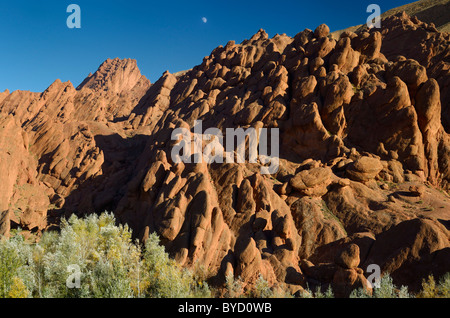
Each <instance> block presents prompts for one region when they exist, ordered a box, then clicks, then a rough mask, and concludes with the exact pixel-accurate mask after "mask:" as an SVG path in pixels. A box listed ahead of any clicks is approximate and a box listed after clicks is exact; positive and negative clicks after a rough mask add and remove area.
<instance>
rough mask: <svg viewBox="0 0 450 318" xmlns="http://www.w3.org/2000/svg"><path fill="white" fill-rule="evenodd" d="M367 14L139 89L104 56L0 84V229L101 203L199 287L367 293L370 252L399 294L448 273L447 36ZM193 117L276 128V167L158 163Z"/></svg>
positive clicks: (402, 18)
mask: <svg viewBox="0 0 450 318" xmlns="http://www.w3.org/2000/svg"><path fill="white" fill-rule="evenodd" d="M383 26H384V27H383V28H382V29H381V30H376V29H374V30H369V31H367V32H362V33H360V34H355V33H351V32H345V33H343V34H342V35H341V37H340V38H339V39H338V40H335V39H332V38H331V37H330V36H329V29H328V27H327V26H326V25H321V26H319V27H318V28H317V29H316V30H315V31H312V30H304V31H302V32H300V33H299V34H297V35H296V36H295V37H293V38H291V37H288V36H286V35H276V36H274V37H273V38H269V37H268V35H267V33H265V32H264V31H263V30H260V31H259V32H257V33H256V34H255V35H254V36H253V37H252V38H250V39H249V40H245V41H244V42H242V43H240V44H236V43H234V42H233V41H230V42H229V43H228V44H227V45H226V46H224V47H222V46H220V47H218V48H216V49H215V50H214V51H213V52H212V53H211V54H210V55H209V56H208V57H205V58H204V60H203V62H202V63H201V64H200V65H198V66H196V67H194V68H193V69H192V70H190V71H188V72H185V73H182V74H179V75H177V76H175V75H173V74H170V73H169V72H166V73H164V74H163V75H162V77H161V78H160V79H159V80H158V81H157V82H156V83H154V84H150V83H149V81H148V80H147V79H146V78H145V77H144V76H142V75H141V74H140V72H139V70H138V68H137V65H136V62H135V61H133V60H119V59H114V60H107V61H105V62H104V63H103V64H102V65H101V66H100V68H99V70H98V71H97V72H96V73H94V74H93V75H90V76H88V77H87V78H86V80H85V81H83V83H82V84H80V86H79V87H78V88H77V89H75V88H74V87H73V86H72V84H71V83H69V82H68V83H61V82H60V81H56V82H55V83H53V84H52V85H51V86H50V87H49V88H48V89H47V90H46V91H45V92H43V93H42V94H38V93H30V92H22V91H16V92H13V93H10V92H8V91H6V92H4V93H2V94H1V95H0V115H1V116H0V127H3V128H1V129H2V134H1V135H0V160H1V166H0V169H1V172H2V173H1V174H0V178H1V182H0V183H1V185H2V191H1V193H0V212H2V214H1V216H0V231H1V232H0V233H5V234H7V233H8V231H9V229H10V227H11V226H13V227H14V226H19V225H20V226H21V227H22V228H23V229H24V230H26V231H29V232H30V233H39V231H42V230H44V229H46V228H51V227H53V226H54V225H57V224H58V221H59V219H60V218H61V217H67V216H68V215H70V214H71V213H77V214H85V213H95V212H102V211H104V210H109V211H114V213H115V214H116V216H117V218H118V220H119V221H120V222H123V223H127V224H128V225H129V226H130V227H131V228H132V229H133V233H134V235H135V237H136V238H139V239H140V240H144V241H145V240H146V238H147V237H148V235H149V233H152V232H157V233H158V234H159V235H160V237H161V239H162V242H163V243H164V244H165V246H166V248H167V250H168V251H169V252H170V254H171V255H172V256H173V257H174V258H175V259H176V260H177V261H178V262H179V263H180V264H182V265H184V266H188V267H190V266H192V267H194V266H196V265H197V264H198V263H200V264H202V265H203V266H204V268H206V269H207V270H208V276H209V277H210V279H211V282H212V283H214V284H221V283H223V281H224V279H225V276H226V275H227V274H228V273H232V274H233V275H235V276H236V277H238V276H240V277H241V278H242V279H243V280H244V281H245V283H246V284H248V286H251V285H252V283H253V282H255V281H256V279H257V278H258V276H259V275H260V274H262V275H263V276H264V278H266V279H267V280H268V281H269V282H270V283H271V284H278V285H280V286H282V287H284V288H289V289H290V290H291V291H293V292H295V291H298V290H301V289H302V288H304V287H305V286H306V283H308V284H309V286H313V285H323V286H325V285H327V284H332V286H334V287H335V288H336V290H337V291H338V293H339V295H348V293H349V292H350V291H351V289H352V288H355V287H365V288H367V289H370V286H369V284H368V282H367V280H366V278H365V275H366V274H367V273H366V272H365V271H366V268H367V266H368V265H370V264H378V265H380V267H381V268H382V270H383V271H384V272H390V273H391V274H392V275H393V277H394V278H395V279H396V280H398V281H399V282H401V283H403V284H409V285H410V286H411V287H412V288H414V287H417V284H420V281H421V276H420V275H422V276H425V275H427V274H428V272H427V270H430V271H432V272H433V273H435V274H436V275H440V274H442V273H443V272H445V271H448V269H449V268H450V266H449V265H450V264H449V258H448V257H445V255H446V254H445V253H447V252H446V251H448V249H450V241H449V235H450V234H449V230H448V221H449V220H450V201H449V196H448V195H447V194H446V192H445V191H448V190H449V189H450V169H449V162H450V135H449V134H448V129H449V127H448V118H447V117H448V107H449V105H450V96H449V95H448V94H447V90H446V87H447V86H448V85H447V84H448V81H449V78H450V69H449V67H448V66H449V64H448V61H447V60H448V54H449V53H448V52H450V50H449V44H450V43H449V35H448V33H440V32H438V31H437V30H436V29H434V28H433V27H432V26H429V25H427V24H425V23H422V22H420V21H418V20H415V19H410V18H409V17H408V16H406V15H404V14H400V15H397V16H395V17H392V18H389V19H388V20H386V21H385V23H383ZM399 39H411V41H409V40H408V42H404V45H403V46H404V47H399V46H398V43H399V42H398V41H400V40H399ZM403 52H404V53H403ZM196 120H202V123H203V131H204V130H206V129H207V128H211V127H217V128H219V129H221V130H222V131H223V132H224V133H225V129H226V128H237V127H242V128H248V127H254V128H262V127H266V128H279V129H280V167H279V170H278V171H277V173H275V174H273V175H262V174H261V173H260V169H259V168H260V165H261V163H243V164H239V163H223V164H220V163H213V164H207V163H206V162H201V163H174V162H173V161H172V159H171V150H172V147H173V145H174V141H172V140H171V133H172V131H173V130H174V129H175V128H178V127H186V128H189V129H190V130H192V129H193V125H194V122H195V121H196ZM205 146H206V143H204V144H203V147H205ZM8 147H10V148H11V147H12V148H13V149H8ZM24 187H25V188H26V189H25V190H26V191H23V189H22V188H24ZM446 226H447V227H446ZM393 240H394V241H395V244H393V243H392V241H393ZM447 254H448V253H447ZM431 264H433V266H431ZM415 270H416V271H417V273H419V274H418V275H414V274H413V273H414V271H415Z"/></svg>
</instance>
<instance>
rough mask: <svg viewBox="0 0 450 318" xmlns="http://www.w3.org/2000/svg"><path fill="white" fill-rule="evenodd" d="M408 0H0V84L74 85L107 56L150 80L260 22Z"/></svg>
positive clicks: (329, 18) (302, 20)
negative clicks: (73, 12) (76, 15)
mask: <svg viewBox="0 0 450 318" xmlns="http://www.w3.org/2000/svg"><path fill="white" fill-rule="evenodd" d="M409 2H411V1H408V0H390V1H386V0H368V1H366V0H352V1H350V0H341V1H324V0H321V1H311V0H310V1H300V0H297V1H290V0H289V1H284V0H278V1H263V0H260V1H253V0H248V1H246V0H225V1H217V0H210V1H195V0H194V1H188V0H184V1H162V0H159V1H152V0H147V1H138V0H109V1H106V0H69V1H66V0H42V1H31V0H30V1H22V0H16V1H10V0H8V1H6V0H0V3H1V4H0V35H1V44H2V45H1V50H0V91H3V90H5V89H9V90H10V91H13V90H16V89H21V90H31V91H35V92H41V91H43V90H45V89H46V88H47V87H48V86H49V85H50V84H51V83H52V82H53V81H54V80H55V79H57V78H59V79H61V80H62V81H68V80H70V81H71V82H72V83H73V84H74V86H78V84H79V83H81V81H82V80H83V79H84V78H85V77H86V76H87V75H88V74H89V72H94V71H95V70H97V68H98V66H99V65H100V64H101V63H102V62H103V61H104V60H106V59H107V58H115V57H119V58H133V59H136V60H137V63H138V67H139V69H140V70H141V72H142V74H144V75H145V76H146V77H147V78H149V79H150V81H151V82H155V81H156V80H157V79H158V78H159V77H160V76H161V74H162V73H163V72H164V71H165V70H169V71H170V72H177V71H181V70H186V69H190V68H192V67H193V66H195V65H198V64H200V63H201V62H202V59H203V57H204V56H207V55H209V54H210V53H211V51H212V50H213V49H214V48H215V47H217V46H218V45H225V44H226V43H227V42H228V41H229V40H235V41H236V42H237V43H239V42H241V41H243V40H244V39H248V38H250V37H251V36H252V35H253V34H254V33H256V32H257V31H258V30H259V29H260V28H263V29H264V30H266V32H267V33H268V34H269V36H270V37H272V36H274V35H275V34H277V33H279V34H281V33H286V34H287V35H290V36H294V35H295V34H297V33H298V32H300V31H302V30H304V29H305V28H310V29H314V28H315V27H316V26H318V25H319V24H321V23H326V24H327V25H328V26H329V27H330V29H331V30H332V31H333V30H339V29H343V28H346V27H348V26H352V25H357V24H362V23H365V22H366V19H367V17H368V16H369V15H370V13H366V8H367V6H368V5H369V4H371V3H376V4H378V5H379V6H380V7H381V11H382V12H384V11H387V10H389V9H391V8H393V7H397V6H400V5H403V4H406V3H409ZM72 3H74V4H78V5H79V6H80V8H81V29H69V28H68V27H67V25H66V20H67V17H68V16H69V15H70V13H67V12H66V9H67V6H68V5H69V4H72ZM203 17H205V18H206V19H207V22H206V23H204V22H203V21H202V18H203Z"/></svg>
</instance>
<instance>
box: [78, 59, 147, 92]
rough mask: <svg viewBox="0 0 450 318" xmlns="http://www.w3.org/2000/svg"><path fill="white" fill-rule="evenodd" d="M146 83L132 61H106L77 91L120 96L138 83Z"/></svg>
mask: <svg viewBox="0 0 450 318" xmlns="http://www.w3.org/2000/svg"><path fill="white" fill-rule="evenodd" d="M142 81H145V82H148V84H149V83H150V82H149V81H148V79H147V78H145V76H143V75H142V74H141V72H140V70H139V68H138V66H137V62H136V60H134V59H119V58H117V57H116V58H114V59H107V60H106V61H104V62H103V63H102V64H101V65H100V67H99V68H98V70H97V71H96V72H95V73H94V74H90V75H89V76H88V77H87V78H86V79H85V80H84V81H83V82H82V83H81V84H80V85H79V86H78V87H77V90H83V89H90V90H93V91H94V92H100V91H103V92H111V93H116V94H120V93H121V92H123V91H129V90H131V89H133V87H135V86H136V85H137V84H138V83H139V82H142Z"/></svg>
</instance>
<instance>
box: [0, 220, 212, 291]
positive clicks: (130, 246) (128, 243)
mask: <svg viewBox="0 0 450 318" xmlns="http://www.w3.org/2000/svg"><path fill="white" fill-rule="evenodd" d="M115 223H116V221H115V218H114V216H113V215H112V214H110V213H103V214H101V215H95V214H92V215H89V216H87V217H85V218H78V217H77V216H75V215H72V216H71V217H70V218H69V219H68V220H63V221H62V223H61V231H60V233H57V232H45V233H44V234H43V236H42V238H41V240H40V241H39V243H36V244H28V243H26V242H24V240H23V238H22V236H20V235H16V236H14V237H12V238H11V239H10V240H2V241H0V297H29V296H32V297H51V298H60V297H93V298H100V297H108V298H128V297H209V296H210V290H209V287H208V284H206V283H205V282H204V281H202V280H201V279H198V278H197V277H195V276H194V275H192V274H191V272H190V271H188V270H185V269H182V268H181V267H180V266H179V265H178V264H177V263H176V262H175V261H174V260H172V259H170V258H169V255H168V254H167V253H166V252H165V251H164V247H163V246H161V245H160V244H159V239H158V237H157V235H156V234H151V235H150V237H149V239H148V241H147V243H146V244H145V247H144V250H143V251H142V247H141V244H140V243H139V242H133V241H132V235H131V234H132V233H131V230H130V229H129V228H128V226H126V225H125V226H123V225H116V224H115ZM70 283H74V284H75V288H73V287H74V286H71V284H70ZM78 283H79V284H78Z"/></svg>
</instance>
